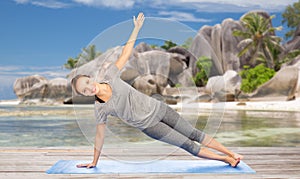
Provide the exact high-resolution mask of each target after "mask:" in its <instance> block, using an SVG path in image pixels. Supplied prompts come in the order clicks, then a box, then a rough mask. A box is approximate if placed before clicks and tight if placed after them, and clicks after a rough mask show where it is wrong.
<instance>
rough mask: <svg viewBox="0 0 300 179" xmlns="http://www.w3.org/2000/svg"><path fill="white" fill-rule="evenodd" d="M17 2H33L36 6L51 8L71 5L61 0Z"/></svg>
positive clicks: (23, 2)
mask: <svg viewBox="0 0 300 179" xmlns="http://www.w3.org/2000/svg"><path fill="white" fill-rule="evenodd" d="M14 1H15V2H16V3H17V4H32V5H35V6H40V7H46V8H51V9H60V8H66V7H70V6H71V4H68V3H64V2H61V1H60V0H14Z"/></svg>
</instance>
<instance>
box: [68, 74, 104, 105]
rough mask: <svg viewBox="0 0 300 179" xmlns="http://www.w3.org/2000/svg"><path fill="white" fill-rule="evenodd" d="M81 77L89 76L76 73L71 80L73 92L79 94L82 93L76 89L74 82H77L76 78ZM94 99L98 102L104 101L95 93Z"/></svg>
mask: <svg viewBox="0 0 300 179" xmlns="http://www.w3.org/2000/svg"><path fill="white" fill-rule="evenodd" d="M81 77H88V78H90V76H88V75H77V76H75V77H74V78H73V79H72V80H71V85H72V88H73V89H74V90H75V92H76V93H77V94H79V95H83V94H82V93H81V92H79V91H78V90H77V88H76V83H77V81H78V79H79V78H81ZM95 100H96V101H98V102H99V103H105V101H103V100H102V99H100V98H98V96H97V95H95Z"/></svg>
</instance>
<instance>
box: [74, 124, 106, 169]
mask: <svg viewBox="0 0 300 179" xmlns="http://www.w3.org/2000/svg"><path fill="white" fill-rule="evenodd" d="M105 126H106V125H105V124H98V125H97V129H96V130H97V132H96V137H95V146H94V159H93V162H92V163H89V164H79V165H77V167H86V168H93V167H95V166H96V165H97V163H98V160H99V157H100V154H101V150H102V147H103V144H104V136H105Z"/></svg>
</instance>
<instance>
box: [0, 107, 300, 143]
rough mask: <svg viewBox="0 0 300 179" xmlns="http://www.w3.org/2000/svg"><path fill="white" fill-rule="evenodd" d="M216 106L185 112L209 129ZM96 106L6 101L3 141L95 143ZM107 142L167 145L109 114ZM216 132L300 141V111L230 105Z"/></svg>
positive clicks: (0, 112) (249, 139) (0, 130)
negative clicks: (256, 108)
mask: <svg viewBox="0 0 300 179" xmlns="http://www.w3.org/2000/svg"><path fill="white" fill-rule="evenodd" d="M210 114H211V112H208V111H207V110H203V111H200V113H199V114H198V115H195V114H190V115H185V118H186V119H187V120H189V121H190V122H191V123H193V124H194V125H195V126H196V127H197V128H198V129H201V130H202V129H204V128H205V126H206V124H207V121H208V119H209V115H210ZM93 116H94V113H93V106H76V107H73V106H42V107H41V106H21V105H0V147H32V146H35V147H60V146H91V145H92V143H93V135H94V129H95V125H94V118H93ZM106 134H107V135H106V140H105V144H106V145H119V144H120V143H124V144H125V143H126V144H138V145H139V146H143V145H145V146H147V145H156V144H157V145H165V144H161V143H160V142H157V141H153V140H152V139H150V138H149V137H147V136H145V135H144V134H143V133H141V132H140V131H138V130H137V129H134V128H132V127H130V126H128V125H126V124H125V123H123V122H122V121H121V120H119V119H117V118H113V117H111V118H109V120H108V125H107V133H106ZM214 137H215V138H216V139H217V140H218V141H220V142H221V143H223V144H224V145H226V146H232V147H237V146H240V147H243V146H284V147H287V146H288V147H293V146H298V147H299V146H300V112H287V111H254V110H247V111H246V110H226V111H224V114H223V115H222V120H221V123H220V126H218V128H217V131H216V132H215V133H214Z"/></svg>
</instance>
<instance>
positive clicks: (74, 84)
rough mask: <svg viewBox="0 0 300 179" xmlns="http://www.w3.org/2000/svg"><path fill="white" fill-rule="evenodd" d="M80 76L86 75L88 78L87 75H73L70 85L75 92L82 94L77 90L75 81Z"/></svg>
mask: <svg viewBox="0 0 300 179" xmlns="http://www.w3.org/2000/svg"><path fill="white" fill-rule="evenodd" d="M81 77H88V78H90V76H89V75H77V76H75V77H74V78H73V79H72V80H71V85H72V88H73V89H74V90H75V92H76V93H77V94H80V95H83V94H82V93H81V92H79V91H78V90H77V88H76V83H77V81H78V79H79V78H81Z"/></svg>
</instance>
